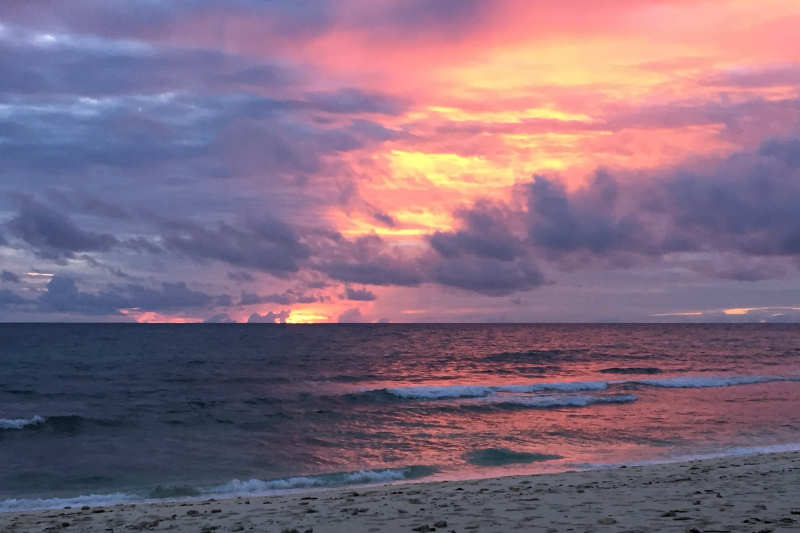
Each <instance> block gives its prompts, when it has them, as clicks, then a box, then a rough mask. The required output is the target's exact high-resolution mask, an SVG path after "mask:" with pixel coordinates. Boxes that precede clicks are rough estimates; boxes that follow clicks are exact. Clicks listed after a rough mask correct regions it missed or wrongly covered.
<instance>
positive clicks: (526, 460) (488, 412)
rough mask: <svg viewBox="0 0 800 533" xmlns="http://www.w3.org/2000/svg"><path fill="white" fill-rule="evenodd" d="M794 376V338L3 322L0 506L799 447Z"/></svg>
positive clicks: (731, 333)
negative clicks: (19, 323)
mask: <svg viewBox="0 0 800 533" xmlns="http://www.w3.org/2000/svg"><path fill="white" fill-rule="evenodd" d="M799 379H800V326H798V325H391V324H380V325H315V326H308V325H243V324H230V325H228V324H218V325H17V324H14V325H11V324H8V325H0V500H2V501H1V502H0V510H8V509H18V508H30V507H47V506H59V505H64V504H65V502H67V503H69V502H70V501H74V502H81V501H82V502H111V501H127V500H135V499H142V498H173V497H183V496H191V495H206V494H215V495H225V494H234V493H239V492H248V491H255V492H269V491H273V490H283V489H291V488H304V487H325V486H336V485H344V484H358V483H368V482H385V481H403V480H408V479H441V478H459V477H476V476H494V475H503V474H512V473H520V472H545V471H558V470H566V469H574V468H587V467H592V466H597V465H604V464H616V463H622V462H627V463H630V462H647V461H663V460H670V459H674V458H680V457H687V456H701V455H705V454H726V453H740V452H743V451H758V450H770V449H793V448H794V447H795V446H797V447H798V448H800V444H798V443H800V382H799V381H798V380H799ZM77 496H85V498H84V499H83V500H70V499H71V498H74V497H77ZM42 498H44V499H51V498H59V499H58V500H47V501H39V499H42Z"/></svg>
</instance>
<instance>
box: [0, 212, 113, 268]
mask: <svg viewBox="0 0 800 533" xmlns="http://www.w3.org/2000/svg"><path fill="white" fill-rule="evenodd" d="M7 227H8V229H9V232H10V233H11V234H12V235H14V236H15V237H17V238H19V239H21V240H23V241H25V242H26V243H27V244H28V245H30V246H31V247H32V248H33V250H34V251H35V252H36V254H37V255H39V256H41V257H43V258H47V259H55V260H58V259H63V258H70V257H73V256H74V254H75V253H76V252H104V251H108V250H109V249H110V248H112V247H113V246H115V245H117V244H119V241H118V240H117V239H116V238H115V237H114V236H113V235H109V234H106V233H95V232H91V231H86V230H83V229H81V228H80V227H78V226H77V225H76V224H75V223H74V222H73V221H72V220H71V219H70V218H69V217H67V216H65V215H63V214H62V213H59V212H58V211H56V210H54V209H52V208H49V207H47V206H45V205H44V204H40V203H38V202H36V201H34V200H28V199H26V200H23V201H22V203H21V206H20V209H19V212H18V213H17V215H16V216H15V217H14V218H12V219H11V220H10V221H9V222H8V223H7Z"/></svg>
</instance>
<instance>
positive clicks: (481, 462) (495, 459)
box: [464, 448, 562, 466]
mask: <svg viewBox="0 0 800 533" xmlns="http://www.w3.org/2000/svg"><path fill="white" fill-rule="evenodd" d="M561 458H562V457H561V456H560V455H550V454H546V453H533V452H516V451H514V450H509V449H508V448H483V449H479V450H472V451H470V452H467V453H465V454H464V459H466V460H467V462H469V463H471V464H474V465H478V466H503V465H510V464H515V463H535V462H539V461H552V460H554V459H561Z"/></svg>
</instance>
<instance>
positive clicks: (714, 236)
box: [641, 138, 800, 255]
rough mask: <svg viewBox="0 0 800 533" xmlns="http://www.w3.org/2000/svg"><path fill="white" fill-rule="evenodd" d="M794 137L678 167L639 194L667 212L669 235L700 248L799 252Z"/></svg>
mask: <svg viewBox="0 0 800 533" xmlns="http://www.w3.org/2000/svg"><path fill="white" fill-rule="evenodd" d="M799 202H800V142H798V139H796V138H784V139H773V140H770V141H768V142H765V143H764V144H762V146H761V148H760V149H759V150H758V151H757V152H755V153H748V152H744V153H739V154H735V155H733V156H731V157H729V158H728V159H726V160H725V161H723V162H722V163H721V164H720V165H719V166H717V167H716V168H715V169H714V170H713V171H712V172H707V173H695V172H678V173H676V174H674V175H672V176H669V177H668V178H667V179H664V180H662V181H661V183H659V189H658V190H657V194H655V195H652V196H650V198H647V199H645V198H642V201H641V203H642V204H643V205H644V207H645V208H653V209H656V210H658V211H659V212H660V213H661V214H663V215H664V216H666V217H667V219H668V220H669V222H670V224H671V227H670V232H671V235H670V237H671V238H673V239H675V240H682V241H684V242H687V243H691V244H690V247H693V248H697V249H704V250H734V251H738V252H741V253H743V254H747V255H797V254H800V217H798V216H797V206H798V205H800V203H799Z"/></svg>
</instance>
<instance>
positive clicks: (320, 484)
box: [202, 465, 436, 495]
mask: <svg viewBox="0 0 800 533" xmlns="http://www.w3.org/2000/svg"><path fill="white" fill-rule="evenodd" d="M435 472H436V468H434V467H431V466H423V465H413V466H408V467H405V468H384V469H377V470H358V471H355V472H338V473H333V474H317V475H313V476H296V477H288V478H281V479H270V480H263V479H248V480H246V481H241V480H239V479H234V480H232V481H229V482H228V483H225V484H223V485H218V486H216V487H212V488H210V489H205V490H203V491H202V493H204V494H226V495H233V494H252V493H268V492H274V491H283V490H293V489H309V488H324V487H341V486H343V485H368V484H373V483H390V482H392V481H403V480H411V479H419V478H422V477H427V476H430V475H431V474H433V473H435Z"/></svg>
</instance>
